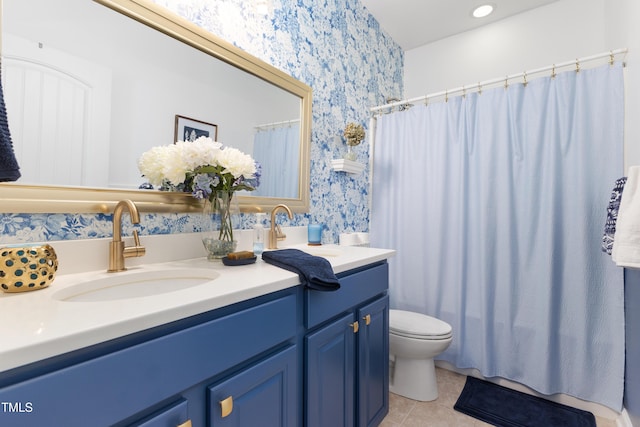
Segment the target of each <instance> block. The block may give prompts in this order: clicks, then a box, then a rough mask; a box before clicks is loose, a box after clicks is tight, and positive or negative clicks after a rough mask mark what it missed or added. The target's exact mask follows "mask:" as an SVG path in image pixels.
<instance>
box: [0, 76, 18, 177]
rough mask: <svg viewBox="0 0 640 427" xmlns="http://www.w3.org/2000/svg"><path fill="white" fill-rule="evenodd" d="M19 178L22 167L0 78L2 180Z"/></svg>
mask: <svg viewBox="0 0 640 427" xmlns="http://www.w3.org/2000/svg"><path fill="white" fill-rule="evenodd" d="M18 178H20V167H19V166H18V161H17V160H16V156H15V154H14V152H13V143H12V142H11V134H10V133H9V121H8V119H7V109H6V107H5V104H4V91H3V90H2V83H1V80H0V181H17V180H18Z"/></svg>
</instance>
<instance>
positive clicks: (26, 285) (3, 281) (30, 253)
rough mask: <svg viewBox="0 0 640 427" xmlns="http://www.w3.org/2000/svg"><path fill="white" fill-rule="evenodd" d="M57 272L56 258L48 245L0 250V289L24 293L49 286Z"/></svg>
mask: <svg viewBox="0 0 640 427" xmlns="http://www.w3.org/2000/svg"><path fill="white" fill-rule="evenodd" d="M57 270H58V258H57V256H56V252H55V251H54V250H53V248H52V247H51V246H50V245H41V246H40V245H31V246H23V247H5V248H1V249H0V289H2V291H3V292H25V291H34V290H36V289H43V288H46V287H47V286H49V284H50V283H51V282H53V279H54V278H55V275H56V271H57Z"/></svg>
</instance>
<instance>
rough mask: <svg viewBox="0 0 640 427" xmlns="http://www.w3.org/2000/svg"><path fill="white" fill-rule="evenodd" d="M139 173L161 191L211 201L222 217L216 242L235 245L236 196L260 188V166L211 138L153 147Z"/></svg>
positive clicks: (145, 154) (141, 161)
mask: <svg viewBox="0 0 640 427" xmlns="http://www.w3.org/2000/svg"><path fill="white" fill-rule="evenodd" d="M138 169H139V170H140V172H141V173H142V175H143V176H144V177H145V178H146V179H147V180H148V181H149V183H150V184H151V185H153V186H155V187H159V189H160V190H166V191H184V192H190V193H191V194H192V195H193V197H195V198H196V199H205V200H207V201H209V202H210V204H211V206H210V208H211V209H212V210H213V211H214V212H216V213H219V214H220V229H219V233H218V238H217V239H216V240H219V241H227V242H233V225H232V223H231V212H230V206H231V199H232V198H233V194H234V193H235V192H236V191H240V190H246V191H253V190H255V189H256V188H257V187H258V185H259V184H260V165H259V164H258V163H257V162H256V161H255V160H253V158H252V157H251V156H250V155H248V154H245V153H243V152H242V151H240V150H238V149H236V148H232V147H225V146H223V145H222V144H221V143H219V142H217V141H213V140H212V139H211V138H208V137H200V138H198V139H196V140H195V141H192V142H190V141H177V142H176V143H175V144H171V145H163V146H157V147H152V148H151V149H150V150H148V151H146V152H144V153H143V154H142V156H140V159H139V160H138ZM206 208H207V206H205V209H206ZM216 244H217V243H216ZM205 246H208V244H207V242H205ZM207 249H208V250H209V251H210V252H211V249H210V248H209V247H207ZM223 250H226V249H223ZM229 252H233V250H231V251H229ZM227 253H228V252H227ZM224 255H226V253H225V254H224ZM224 255H223V256H224Z"/></svg>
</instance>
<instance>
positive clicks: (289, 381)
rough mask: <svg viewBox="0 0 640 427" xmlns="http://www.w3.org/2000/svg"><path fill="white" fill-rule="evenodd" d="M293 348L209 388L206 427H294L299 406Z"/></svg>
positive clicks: (295, 360) (295, 361) (294, 351)
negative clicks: (207, 421)
mask: <svg viewBox="0 0 640 427" xmlns="http://www.w3.org/2000/svg"><path fill="white" fill-rule="evenodd" d="M296 348H297V347H295V346H293V347H289V348H288V349H286V350H283V351H281V352H279V353H277V354H275V355H274V356H271V357H269V358H267V359H265V360H263V361H261V362H259V363H257V364H256V365H253V366H252V367H250V368H249V369H246V370H244V371H242V372H240V373H239V374H237V375H234V376H233V377H231V378H229V379H228V380H226V381H223V382H222V383H219V384H217V385H214V386H211V387H209V399H208V405H209V407H208V411H209V426H211V427H222V426H234V427H249V426H261V427H285V426H287V427H295V425H296V418H297V414H298V412H297V408H298V405H299V404H300V403H301V402H299V397H298V396H299V394H300V393H299V392H298V390H297V386H298V375H297V372H298V371H297V352H296Z"/></svg>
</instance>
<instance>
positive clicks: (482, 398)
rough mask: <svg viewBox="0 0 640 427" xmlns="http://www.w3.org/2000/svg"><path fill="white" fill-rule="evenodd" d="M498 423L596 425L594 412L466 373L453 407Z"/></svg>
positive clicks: (509, 426) (514, 426)
mask: <svg viewBox="0 0 640 427" xmlns="http://www.w3.org/2000/svg"><path fill="white" fill-rule="evenodd" d="M453 408H454V409H455V410H456V411H459V412H462V413H464V414H467V415H470V416H472V417H474V418H477V419H479V420H482V421H484V422H486V423H489V424H493V425H495V426H498V427H556V426H562V427H596V419H595V417H594V416H593V414H592V413H591V412H587V411H582V410H580V409H575V408H572V407H570V406H566V405H561V404H559V403H555V402H551V401H548V400H545V399H541V398H539V397H535V396H531V395H528V394H526V393H521V392H519V391H515V390H511V389H508V388H505V387H502V386H499V385H496V384H493V383H490V382H487V381H482V380H479V379H477V378H473V377H467V383H466V384H465V385H464V389H463V390H462V393H460V397H459V398H458V401H457V402H456V404H455V406H454V407H453Z"/></svg>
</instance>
